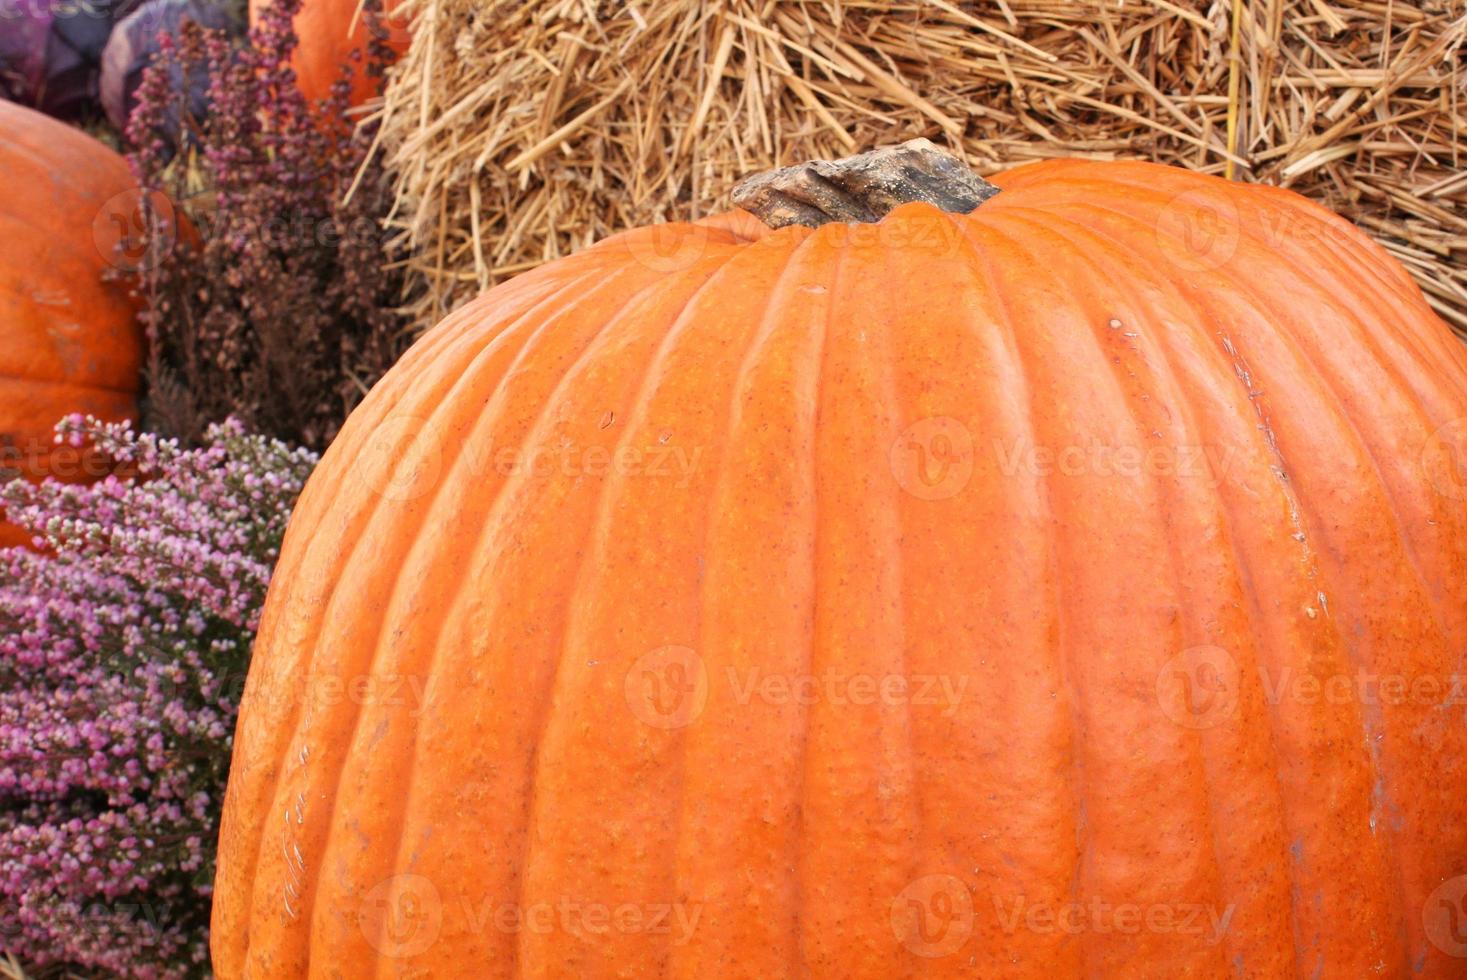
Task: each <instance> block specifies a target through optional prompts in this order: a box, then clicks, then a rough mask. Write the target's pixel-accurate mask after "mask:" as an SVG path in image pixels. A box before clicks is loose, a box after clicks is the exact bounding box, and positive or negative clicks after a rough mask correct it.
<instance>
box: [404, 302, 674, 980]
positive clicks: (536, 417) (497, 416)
mask: <svg viewBox="0 0 1467 980" xmlns="http://www.w3.org/2000/svg"><path fill="white" fill-rule="evenodd" d="M659 285H660V284H659V283H655V282H644V283H643V285H642V287H641V288H638V289H636V290H635V292H634V294H633V295H632V296H630V297H629V298H628V299H627V301H626V302H625V304H619V305H618V307H616V308H614V309H613V310H612V311H610V312H609V313H608V314H607V315H604V316H602V317H599V318H594V319H593V318H589V317H587V318H585V319H586V322H585V323H584V324H581V325H578V326H577V329H578V330H579V331H580V332H581V333H583V334H585V335H586V337H585V339H584V340H583V342H582V343H581V345H580V347H579V350H578V352H576V353H575V356H573V357H562V358H561V359H567V360H570V361H572V363H571V364H570V366H569V367H567V368H565V369H563V370H562V371H557V372H556V379H555V380H554V382H553V383H551V384H549V385H548V387H547V390H546V391H545V392H543V393H537V395H536V397H535V398H534V401H535V402H536V404H538V406H539V407H538V408H537V409H535V411H534V413H533V415H532V417H530V418H527V419H526V420H524V421H523V428H524V433H523V435H522V436H521V437H520V439H519V445H520V447H521V448H520V450H519V451H518V456H520V457H522V456H523V452H524V447H525V446H527V445H529V444H530V443H531V442H532V441H533V440H535V439H536V438H539V437H540V436H541V435H542V434H543V432H544V430H545V427H546V425H547V424H548V423H547V418H548V412H549V411H550V410H551V408H552V407H553V406H554V405H555V404H556V399H557V398H558V397H559V394H558V393H560V392H563V391H564V390H565V389H566V385H567V384H568V383H569V381H568V379H570V378H572V377H574V376H575V375H576V374H577V372H579V371H580V370H581V369H582V368H583V367H584V365H585V364H586V363H587V360H588V358H589V357H590V355H591V353H592V352H594V351H596V350H597V349H598V345H600V344H602V343H603V342H604V341H605V339H606V336H607V335H608V331H610V330H611V329H612V328H614V327H617V326H620V324H621V322H622V321H623V319H625V318H626V316H628V315H630V313H631V311H634V310H635V309H637V307H638V305H639V304H640V303H643V302H645V301H646V299H647V297H648V296H649V295H653V294H654V293H656V291H657V287H658V286H659ZM608 291H610V292H614V290H608ZM590 299H591V302H592V303H593V304H594V297H591V298H590ZM546 326H548V328H549V329H548V330H539V329H537V330H536V331H535V336H534V339H533V341H532V342H531V344H527V348H526V350H525V351H524V352H523V354H524V358H530V357H531V356H532V355H535V356H538V357H539V358H540V359H542V360H544V359H547V358H551V357H552V356H553V354H554V352H553V351H547V350H546V349H545V348H544V343H545V342H546V341H548V340H549V339H552V338H553V337H554V335H555V333H556V332H557V331H560V330H564V329H566V327H567V325H566V324H565V323H562V322H561V320H560V319H558V318H552V320H551V321H550V322H549V323H548V324H547V325H546ZM466 340H467V342H468V343H470V344H471V345H472V344H477V343H479V341H478V340H476V338H475V337H474V336H473V335H472V331H470V333H469V334H468V335H467V336H466ZM532 344H538V345H539V347H537V348H536V349H535V350H533V351H532V350H530V346H531V345H532ZM516 365H518V366H515V367H510V368H508V369H506V373H505V377H506V378H508V377H512V376H513V375H514V374H515V372H516V371H519V370H528V367H529V362H528V360H524V359H520V360H517V361H516ZM504 386H505V382H504V381H503V380H501V381H500V382H499V383H496V384H489V385H485V386H484V387H485V388H486V389H487V390H488V391H489V392H490V393H491V397H492V398H493V401H492V403H491V405H490V407H488V408H486V409H483V410H480V411H478V412H477V413H475V414H473V415H472V416H471V417H470V420H469V423H468V424H469V425H471V426H472V427H473V428H474V430H475V431H476V432H479V431H485V430H493V429H495V428H503V427H504V426H510V425H516V424H520V423H517V422H516V420H514V419H513V418H512V417H507V416H504V415H503V409H504V408H506V407H507V406H508V404H509V403H508V401H507V400H506V399H507V397H508V396H507V395H506V394H503V393H502V392H503V390H504ZM471 400H472V399H471ZM491 435H492V432H491ZM468 441H469V442H476V440H474V439H472V438H470V439H468ZM476 444H477V442H476ZM491 448H492V447H491ZM500 475H501V476H502V477H503V479H502V481H501V482H500V484H499V486H498V487H497V488H490V490H489V492H487V493H480V494H476V495H475V496H474V498H473V499H468V498H466V499H465V500H464V501H463V502H461V503H458V504H457V505H456V506H457V510H456V511H455V512H454V513H453V514H452V515H450V516H451V518H452V519H454V520H457V521H459V522H462V521H463V520H464V519H465V517H466V516H467V515H469V514H470V513H481V514H482V518H481V519H479V520H478V521H477V526H478V530H477V531H476V535H477V536H470V537H467V538H465V540H464V541H462V542H459V543H458V548H457V550H456V551H455V552H453V553H452V554H453V555H454V556H456V557H457V558H463V559H467V560H469V561H470V562H474V561H477V560H478V555H479V554H481V553H483V552H484V550H485V547H484V544H483V538H484V535H486V534H488V533H490V529H492V528H494V527H495V526H497V525H496V522H497V520H498V519H497V518H496V517H495V515H496V514H498V513H500V512H501V511H502V510H503V509H504V507H505V505H506V500H507V499H508V498H507V497H506V494H509V493H511V492H513V491H515V490H517V489H519V488H520V487H522V486H523V482H522V481H520V482H516V480H515V479H513V477H514V473H503V474H500ZM439 482H444V481H443V480H442V478H441V477H440V479H439ZM442 506H448V505H442ZM471 508H475V509H477V510H471ZM471 580H472V581H477V580H478V574H477V573H474V572H472V571H466V572H465V573H464V574H462V575H460V576H458V577H456V578H455V579H454V581H453V582H452V584H451V585H452V587H451V590H450V593H445V594H443V595H440V596H439V597H438V601H439V602H444V603H446V604H444V605H443V606H442V609H443V613H442V615H441V616H440V617H437V618H438V619H441V620H442V622H441V623H439V624H438V629H439V631H440V635H441V630H442V629H443V628H446V627H447V626H448V625H449V624H454V629H455V630H456V631H461V620H462V618H463V617H462V615H460V609H461V606H462V603H463V589H464V587H465V586H466V585H467V583H468V582H470V581H471ZM423 615H426V613H423V614H420V615H415V616H414V617H413V619H414V620H419V619H422V618H423ZM430 618H431V617H430ZM408 625H410V623H409V624H408ZM443 645H444V644H443V643H442V642H440V643H438V644H437V645H432V644H430V645H429V650H430V656H431V657H432V661H431V665H430V667H429V668H428V669H427V670H426V671H423V672H421V673H422V674H423V675H424V678H425V681H424V687H423V689H422V690H423V694H422V696H423V697H424V698H427V699H432V698H433V697H435V696H436V695H437V688H438V687H439V686H441V683H444V682H442V680H441V678H442V677H443V673H444V671H443V669H442V668H443V662H442V660H441V659H439V658H438V656H437V653H438V652H441V649H442V647H443ZM450 648H452V647H450ZM428 752H429V749H428V748H427V746H425V744H424V729H423V725H422V724H421V723H419V724H417V725H415V726H414V727H413V729H412V733H411V739H410V744H408V741H407V740H404V742H403V744H402V746H401V747H400V749H399V754H401V755H403V756H404V757H405V758H406V759H407V760H408V761H406V762H401V763H399V764H398V766H396V767H390V768H391V769H392V771H393V772H394V773H396V772H398V771H400V770H401V769H404V768H410V769H411V771H412V772H417V771H419V767H420V765H421V760H422V759H423V758H424V756H425V755H426V754H428ZM406 786H407V790H406V791H405V792H404V793H403V794H401V796H400V797H392V798H391V799H390V800H389V801H388V802H387V803H386V804H385V805H387V806H398V807H400V808H401V815H402V816H401V819H400V820H397V821H395V823H396V824H397V831H396V836H397V842H396V844H395V846H394V847H393V848H392V849H391V853H392V854H393V855H395V856H400V855H403V854H404V850H405V849H407V848H409V847H410V846H411V845H410V842H409V839H410V837H412V836H413V833H412V831H413V830H414V811H415V810H416V809H417V808H418V807H419V805H420V803H421V797H422V795H423V794H422V793H421V791H420V785H419V781H418V780H416V779H410V780H407V781H406ZM389 884H390V885H391V887H392V888H393V889H394V891H393V894H392V895H391V896H390V898H391V900H393V901H396V900H397V895H396V891H397V890H398V888H399V885H400V883H398V882H392V883H389ZM511 948H512V947H511ZM386 965H387V964H386V962H385V961H384V964H383V966H384V968H386Z"/></svg>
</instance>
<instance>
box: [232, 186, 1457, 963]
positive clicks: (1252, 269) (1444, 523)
mask: <svg viewBox="0 0 1467 980" xmlns="http://www.w3.org/2000/svg"><path fill="white" fill-rule="evenodd" d="M994 180H995V183H997V184H998V185H999V186H1000V187H1001V188H1002V191H1001V193H999V194H998V195H997V196H996V197H993V198H992V199H991V200H989V201H987V202H985V203H983V204H982V205H981V206H980V207H978V208H977V210H975V211H973V212H972V213H969V214H954V213H945V212H943V211H942V210H939V209H938V208H936V207H933V206H932V205H929V204H926V203H909V204H904V205H901V206H899V207H896V208H895V209H894V210H892V211H891V212H890V213H889V214H887V215H886V216H885V217H884V218H882V219H881V220H880V221H879V222H874V223H866V224H846V223H841V222H831V223H827V224H824V225H822V226H820V227H818V228H816V229H813V230H812V229H810V228H804V227H788V228H783V229H781V230H777V231H771V230H770V229H768V228H767V227H765V226H764V225H762V224H761V223H760V222H759V221H757V220H755V219H754V218H753V217H752V216H750V215H749V214H746V213H742V212H736V213H732V214H729V215H725V216H722V217H719V218H714V219H710V220H708V221H706V222H705V223H703V224H700V225H665V226H660V227H654V228H644V229H638V230H634V231H629V232H627V233H624V234H622V235H619V236H616V237H614V238H611V239H608V240H606V241H604V242H602V243H600V244H598V245H596V246H594V247H592V248H589V249H587V250H585V251H583V252H581V253H579V254H577V255H574V256H572V257H570V258H566V259H563V260H561V261H557V262H554V263H552V264H550V265H547V266H544V267H542V268H540V269H539V270H537V271H535V272H532V273H529V274H526V275H523V276H520V277H519V278H517V279H514V280H513V281H511V282H509V283H507V284H505V285H502V286H499V287H497V288H495V289H493V290H491V291H490V292H488V293H487V294H486V295H484V296H483V297H481V298H480V299H479V300H477V301H476V302H473V303H471V304H470V305H468V306H466V307H465V308H463V309H461V310H460V311H458V312H457V313H455V314H453V315H452V316H450V317H449V318H448V319H447V320H445V321H444V322H443V323H442V324H441V325H440V326H438V327H437V328H436V329H435V330H433V331H432V332H430V333H429V334H428V335H426V336H425V337H424V338H423V339H422V341H421V342H420V343H418V344H417V345H416V347H415V348H414V349H413V350H412V351H411V352H410V353H409V354H408V355H407V356H406V357H405V358H404V359H403V360H402V362H401V363H400V364H399V365H398V366H397V367H396V368H395V369H394V370H393V371H392V372H391V373H390V374H389V375H388V376H387V377H386V378H385V379H384V380H383V381H382V382H381V383H380V384H379V385H378V386H377V388H376V389H375V390H374V391H373V392H372V393H371V395H370V397H368V398H367V399H366V400H365V401H364V402H363V403H362V405H361V406H360V407H359V408H358V409H357V411H356V413H355V414H354V415H353V416H352V418H351V419H350V421H349V423H348V424H347V426H346V428H345V429H344V430H343V432H342V435H341V437H340V438H339V439H338V440H337V442H336V443H335V445H333V446H332V447H331V449H330V451H329V452H328V453H327V455H326V458H325V460H324V461H323V463H322V465H321V467H320V469H319V470H318V471H317V472H316V474H315V475H314V477H313V478H312V480H311V483H310V485H309V487H308V488H307V490H306V493H305V495H304V497H303V498H302V501H301V503H300V506H299V509H298V510H297V512H296V514H295V517H294V518H293V521H292V524H291V527H290V531H289V535H288V537H287V540H286V545H285V549H284V554H283V557H282V560H281V564H280V568H279V570H278V573H277V576H276V578H275V580H274V584H273V585H272V588H271V593H270V597H269V601H268V604H267V608H266V611H265V614H264V621H263V623H262V626H261V631H260V637H259V642H258V645H257V648H256V651H255V658H254V663H253V666H252V668H251V674H250V678H249V683H248V687H247V691H246V696H245V703H244V706H243V711H242V714H241V718H240V724H239V730H238V734H237V740H236V744H235V754H234V763H233V765H234V769H233V773H232V777H231V783H230V787H229V793H228V799H227V801H226V811H225V818H224V826H223V833H222V838H221V853H220V866H219V876H218V882H217V895H216V900H215V913H214V936H213V943H214V956H215V964H216V967H217V969H218V971H219V973H220V975H221V976H223V977H229V978H233V977H245V976H248V977H253V978H259V980H264V978H282V977H301V976H306V975H311V976H319V977H350V978H360V977H370V976H378V977H395V976H423V977H434V978H439V977H453V976H465V977H533V976H564V977H601V976H619V977H657V976H676V977H688V978H705V977H717V976H740V977H742V976H748V977H779V976H812V977H829V978H848V977H872V978H883V980H884V978H894V977H942V976H965V977H984V978H995V977H1020V978H1044V980H1057V978H1079V977H1107V978H1134V977H1166V978H1182V977H1209V978H1211V977H1217V978H1223V977H1309V978H1318V977H1323V978H1347V980H1361V978H1365V977H1398V978H1400V977H1430V978H1446V977H1461V976H1464V975H1467V960H1464V959H1463V958H1461V957H1462V956H1463V955H1464V954H1467V935H1463V931H1464V930H1467V925H1464V923H1467V918H1464V919H1463V922H1458V921H1457V920H1456V919H1453V918H1452V914H1453V909H1452V905H1453V903H1456V904H1457V909H1458V911H1460V910H1461V900H1462V896H1463V895H1464V894H1467V704H1464V700H1467V699H1464V697H1463V693H1462V691H1461V690H1460V687H1458V688H1457V689H1455V690H1454V689H1453V683H1454V679H1455V678H1459V677H1460V676H1461V674H1462V672H1463V668H1464V659H1467V465H1464V459H1467V457H1464V455H1463V454H1462V450H1463V447H1464V431H1463V430H1464V427H1467V421H1464V419H1467V350H1464V348H1463V347H1462V346H1461V345H1459V344H1458V343H1456V342H1455V341H1454V340H1453V338H1452V337H1451V335H1450V334H1449V332H1448V330H1447V328H1446V327H1445V326H1444V325H1443V324H1442V323H1441V322H1440V321H1439V320H1438V319H1437V318H1436V317H1435V316H1434V315H1433V314H1432V313H1431V312H1430V310H1429V308H1428V307H1427V305H1426V304H1425V302H1424V301H1423V299H1422V297H1421V295H1420V293H1419V291H1418V290H1417V287H1416V286H1415V285H1414V284H1413V283H1412V282H1411V280H1410V278H1409V277H1408V275H1407V274H1406V273H1405V272H1404V271H1403V270H1402V269H1401V268H1400V267H1398V266H1397V265H1396V264H1395V263H1394V262H1393V261H1392V260H1391V259H1389V258H1388V257H1387V255H1386V254H1385V253H1384V251H1382V250H1381V249H1380V248H1378V247H1376V246H1375V245H1374V244H1372V243H1371V242H1369V241H1368V240H1367V239H1366V238H1365V237H1364V236H1363V235H1362V234H1360V233H1359V232H1357V231H1356V230H1354V229H1353V228H1352V227H1350V226H1349V225H1348V224H1346V223H1345V222H1343V221H1342V220H1340V219H1338V218H1336V217H1334V216H1333V215H1331V214H1329V213H1327V212H1325V211H1323V210H1321V209H1319V208H1317V207H1315V206H1313V205H1311V204H1308V203H1306V202H1305V201H1304V200H1303V199H1301V198H1299V197H1297V196H1295V195H1293V194H1290V193H1287V192H1283V191H1278V190H1273V189H1268V188H1262V187H1257V186H1242V185H1236V184H1229V183H1225V182H1223V181H1221V180H1218V179H1214V178H1208V177H1202V176H1197V175H1192V174H1188V173H1185V172H1181V171H1178V170H1173V169H1167V168H1163V167H1159V166H1153V165H1149V164H1141V163H1091V162H1080V161H1064V162H1053V163H1045V164H1038V165H1032V166H1027V167H1023V168H1020V169H1017V170H1013V171H1010V172H1008V173H1004V174H1001V175H999V176H998V177H996V178H994ZM1454 927H1455V929H1456V931H1454ZM1454 943H1459V944H1460V945H1457V946H1454V945H1453V944H1454Z"/></svg>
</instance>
